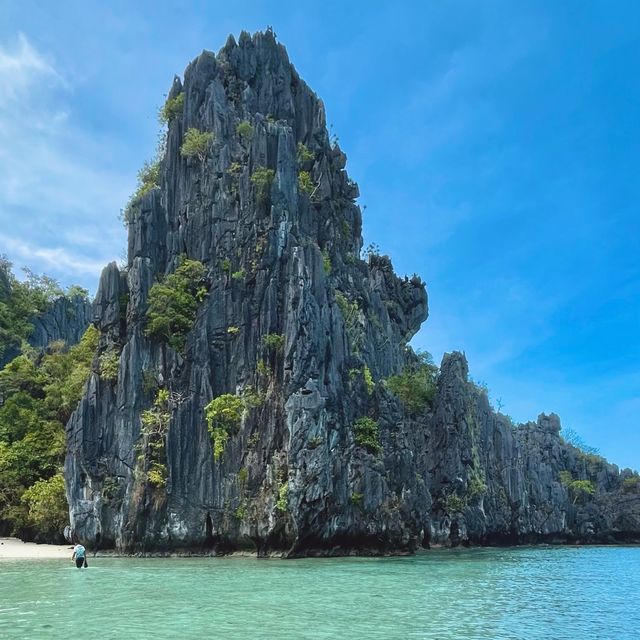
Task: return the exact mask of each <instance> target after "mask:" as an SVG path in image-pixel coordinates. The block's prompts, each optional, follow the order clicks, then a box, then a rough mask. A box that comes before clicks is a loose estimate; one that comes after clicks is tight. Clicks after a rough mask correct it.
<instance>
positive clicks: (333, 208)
mask: <svg viewBox="0 0 640 640" xmlns="http://www.w3.org/2000/svg"><path fill="white" fill-rule="evenodd" d="M180 96H183V97H182V98H180V102H178V101H177V98H179V97H180ZM169 99H170V100H175V104H180V109H179V111H178V112H177V113H176V114H174V117H172V118H171V119H170V121H169V127H168V134H167V141H166V151H165V155H164V158H163V159H162V162H161V164H160V179H159V186H158V187H157V188H153V189H150V190H148V191H147V192H146V193H145V194H143V195H142V196H141V198H140V199H139V200H138V201H137V202H136V203H135V206H134V207H132V212H131V217H130V219H129V240H128V260H127V265H126V268H125V269H123V270H119V269H118V267H117V266H116V265H115V263H113V264H111V265H109V266H107V267H106V268H105V270H104V271H103V274H102V277H101V279H100V285H99V290H98V294H97V298H96V302H95V307H94V309H95V322H96V325H97V327H98V328H99V329H100V331H101V336H102V337H101V343H100V351H101V354H108V353H116V354H118V371H117V376H115V377H114V378H112V379H105V378H104V377H101V376H100V375H99V369H98V367H97V366H96V370H95V372H94V373H93V374H92V376H91V378H90V380H89V382H88V384H87V387H86V390H85V394H84V397H83V399H82V401H81V402H80V405H79V407H78V409H77V410H76V412H75V413H74V415H73V417H72V418H71V420H70V422H69V424H68V426H67V444H68V453H67V457H66V462H65V477H66V482H67V494H68V499H69V503H70V513H71V526H72V529H73V532H74V535H75V536H76V537H77V538H78V539H80V540H82V541H84V542H85V543H87V544H89V545H90V546H95V547H105V548H109V547H117V548H118V549H119V550H121V551H125V552H150V551H165V550H173V549H178V548H186V549H192V550H199V551H203V550H207V549H208V550H213V551H221V552H223V551H226V550H231V549H237V548H253V549H256V550H257V551H258V553H260V554H266V553H271V552H282V553H285V554H288V555H292V556H295V555H305V554H333V553H337V554H340V553H351V552H355V553H386V552H410V551H413V550H415V549H416V548H418V547H420V546H429V545H432V544H446V545H457V544H465V543H479V544H492V543H519V542H538V541H550V542H562V541H599V542H618V541H632V540H635V541H638V540H640V493H638V487H637V483H636V484H634V482H635V481H634V480H633V478H634V477H635V476H634V475H633V474H632V472H631V471H628V470H627V471H625V472H623V473H620V472H619V471H618V469H617V467H615V466H614V465H611V464H609V463H607V462H606V461H604V460H603V459H602V458H599V457H597V456H589V455H585V454H584V453H582V452H581V451H579V450H578V449H576V448H574V447H572V446H571V445H568V444H567V443H565V442H564V441H563V440H562V439H561V437H560V436H559V430H560V422H559V419H558V418H557V416H555V415H550V416H546V415H541V416H540V417H539V419H538V421H537V423H535V424H534V423H528V424H525V425H519V426H517V427H516V426H514V425H512V424H511V422H510V420H509V419H508V418H507V417H506V416H503V415H501V414H499V413H496V412H495V411H493V410H492V408H491V407H490V405H489V402H488V399H487V396H486V394H485V393H484V392H483V391H482V390H481V389H479V388H478V387H477V386H475V385H474V384H472V383H471V382H470V381H469V379H468V371H467V362H466V359H465V357H464V355H463V354H460V353H452V354H447V355H445V357H444V359H443V361H442V364H441V368H440V374H439V377H438V381H437V390H436V393H435V398H434V399H433V401H432V403H431V405H430V406H429V407H426V408H425V409H424V410H422V411H419V412H413V413H412V412H410V411H409V410H408V409H407V408H406V407H405V406H404V405H403V403H402V402H401V401H400V400H399V399H398V398H397V397H396V396H394V395H393V394H392V393H391V392H390V391H389V389H388V388H387V386H386V385H385V384H384V383H383V380H384V379H386V378H388V377H389V376H392V375H394V374H398V373H400V372H401V371H402V370H403V369H404V368H405V367H406V366H407V365H410V364H411V363H412V362H413V359H414V356H413V355H412V353H411V352H410V351H409V350H407V348H406V345H407V343H408V342H409V340H410V339H411V337H412V336H413V335H414V334H415V333H416V332H417V331H418V329H419V327H420V325H421V323H422V322H423V321H424V320H425V319H426V318H427V295H426V290H425V287H424V284H423V283H422V282H421V281H420V279H419V278H417V277H414V278H411V279H409V278H400V277H398V276H396V275H395V274H394V272H393V268H392V265H391V262H390V260H389V259H388V258H387V257H385V256H379V255H376V254H375V253H374V254H371V255H369V257H368V260H367V261H363V260H361V259H360V253H361V249H362V237H361V224H362V223H361V212H360V209H359V207H358V205H357V204H356V203H355V198H356V197H357V196H358V195H359V193H358V187H357V185H356V184H355V183H353V182H352V181H351V180H350V179H349V177H348V175H347V173H346V171H345V164H346V157H345V154H344V153H343V152H342V151H341V149H340V148H339V146H338V145H337V144H332V143H331V142H330V140H329V136H328V133H327V129H326V122H325V113H324V107H323V105H322V102H321V101H320V100H319V99H318V97H317V96H316V95H315V94H314V93H313V92H312V91H311V89H310V88H309V87H308V86H307V85H306V84H305V82H304V81H303V80H302V79H301V78H300V76H299V75H298V73H297V72H296V71H295V69H294V68H293V66H292V65H291V64H290V62H289V59H288V56H287V53H286V51H285V49H284V47H283V46H282V45H280V44H278V43H277V42H276V40H275V37H274V35H273V33H271V32H270V31H267V32H266V33H256V34H255V35H253V36H249V35H248V34H246V33H243V34H242V35H241V36H240V39H239V41H238V42H237V43H236V41H235V40H234V39H233V38H232V37H230V38H229V40H228V42H227V43H226V45H225V46H224V47H223V49H222V50H221V51H220V52H219V53H218V54H217V55H215V54H213V53H211V52H207V51H205V52H203V53H202V54H201V55H200V56H198V57H197V58H196V59H195V60H194V61H193V62H192V63H191V64H190V65H189V66H188V67H187V69H186V71H185V74H184V80H183V81H181V80H180V79H178V78H176V79H175V80H174V83H173V86H172V88H171V91H170V94H169ZM182 100H184V102H183V103H182V102H181V101H182ZM241 123H248V124H249V125H250V127H247V131H248V130H249V129H250V133H251V135H242V134H241V133H240V131H242V129H240V128H239V125H240V124H241ZM192 128H193V129H196V130H198V131H206V132H212V133H213V134H214V139H213V143H212V144H211V146H210V148H209V149H208V151H207V153H206V155H205V156H203V157H202V158H198V157H185V156H184V155H183V154H181V152H180V149H181V146H182V144H183V140H184V136H185V133H186V132H187V131H188V130H189V129H192ZM301 144H302V145H304V149H305V150H306V152H307V153H306V155H305V154H303V157H302V158H301V157H300V147H299V145H301ZM263 169H266V170H267V171H269V170H271V171H272V172H273V174H272V175H273V179H272V181H270V180H267V181H266V186H265V185H264V184H263V185H262V186H259V185H258V181H257V180H256V179H255V176H256V175H257V173H256V172H257V171H260V170H263ZM302 172H304V173H306V174H307V176H302V175H301V173H302ZM302 177H304V178H305V179H307V181H309V180H310V184H311V188H305V183H304V181H303V180H301V178H302ZM263 182H264V181H263ZM183 257H187V258H189V259H191V260H198V261H200V262H202V263H203V264H204V266H205V268H206V274H207V275H206V280H207V293H206V295H205V296H204V297H203V300H202V302H201V304H200V306H199V308H198V311H197V316H196V319H195V322H194V325H193V327H192V329H191V330H190V331H189V333H188V335H187V341H186V348H185V351H184V353H183V354H180V353H177V352H176V351H174V350H173V349H171V348H170V347H168V346H167V344H165V343H164V342H161V341H159V340H157V339H155V338H150V337H149V336H147V335H146V333H145V314H146V311H147V300H148V294H149V291H150V288H151V287H152V285H153V284H154V282H156V281H157V280H158V279H159V278H162V277H163V276H164V275H165V274H169V273H172V272H173V271H174V270H175V269H176V267H177V266H178V265H179V264H180V261H181V259H182V258H183ZM63 315H64V314H63ZM58 320H61V317H60V316H58ZM54 324H55V325H56V326H57V320H56V322H55V323H54ZM44 334H47V335H50V332H49V329H46V330H45V329H43V331H42V335H44ZM38 335H40V333H38ZM268 336H278V337H279V336H281V337H282V344H281V347H280V346H278V348H275V349H270V348H268V347H267V346H265V345H266V344H267V342H265V338H267V337H268ZM365 369H366V371H368V372H369V373H370V375H371V377H372V380H373V382H375V385H373V387H372V388H370V387H369V386H368V384H367V381H366V379H365V376H364V375H363V372H364V371H365ZM354 372H355V375H354ZM359 372H360V373H359ZM158 388H161V389H166V390H167V392H170V394H171V398H172V400H171V414H170V421H169V424H168V430H167V432H166V435H164V436H163V437H164V444H163V448H164V451H165V453H164V455H165V458H166V459H165V460H164V462H163V464H164V465H165V466H166V482H165V483H164V484H162V483H158V484H157V485H156V486H153V485H152V484H150V483H149V482H148V475H145V474H144V473H143V470H142V468H141V466H140V465H141V463H140V462H139V460H140V458H141V443H142V442H143V441H145V437H146V436H144V434H142V433H141V420H140V416H141V413H142V412H144V411H147V410H149V409H150V407H152V406H153V403H154V398H155V395H156V393H157V389H158ZM248 390H251V392H253V393H256V394H258V395H259V397H260V402H258V403H256V405H254V406H252V408H251V410H249V411H247V412H245V414H244V416H243V418H242V422H241V425H240V428H239V430H238V432H237V433H232V434H231V435H230V438H229V441H228V442H227V443H226V447H225V449H224V452H223V454H222V455H221V456H220V457H219V458H218V459H216V458H215V457H214V454H213V453H214V452H213V447H212V441H211V437H210V434H209V432H208V430H207V424H206V419H205V415H204V409H205V407H206V406H207V405H208V403H209V402H210V401H211V400H212V399H213V398H216V397H219V396H221V395H222V394H238V395H241V394H242V393H243V392H245V393H246V392H247V391H248ZM362 417H367V418H370V419H371V421H373V422H374V423H375V424H376V425H377V426H378V428H379V438H380V444H381V450H380V451H376V450H375V448H373V450H372V449H371V448H367V447H365V446H361V444H359V443H358V441H357V439H356V437H355V435H354V434H355V431H354V424H356V422H357V421H358V419H360V418H362ZM563 473H564V476H563V475H562V474H563ZM567 474H569V475H567ZM567 478H570V479H571V480H572V481H579V480H587V481H589V482H591V483H593V486H594V487H595V493H594V494H593V495H587V494H585V495H583V496H580V497H579V496H578V495H577V494H575V495H574V494H572V493H571V491H570V489H569V488H568V483H567ZM578 497H579V499H578Z"/></svg>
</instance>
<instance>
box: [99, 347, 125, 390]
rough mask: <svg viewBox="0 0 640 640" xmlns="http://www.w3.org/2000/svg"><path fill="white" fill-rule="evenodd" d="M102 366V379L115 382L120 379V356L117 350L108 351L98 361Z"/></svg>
mask: <svg viewBox="0 0 640 640" xmlns="http://www.w3.org/2000/svg"><path fill="white" fill-rule="evenodd" d="M98 362H99V364H100V377H101V378H103V379H105V380H109V381H111V382H113V381H114V380H116V379H117V378H118V367H119V364H120V354H119V353H118V352H117V351H116V350H115V349H107V351H105V352H104V353H102V354H101V355H100V358H99V359H98Z"/></svg>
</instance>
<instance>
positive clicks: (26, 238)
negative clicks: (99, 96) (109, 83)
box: [0, 34, 132, 289]
mask: <svg viewBox="0 0 640 640" xmlns="http://www.w3.org/2000/svg"><path fill="white" fill-rule="evenodd" d="M72 89H73V88H72V87H71V86H70V85H69V83H68V82H67V81H66V80H65V78H64V77H63V76H62V74H60V73H59V71H58V70H57V69H56V66H55V63H54V62H53V60H51V59H50V58H49V57H48V56H47V55H46V54H44V53H42V52H41V51H39V50H38V49H37V48H36V47H35V46H34V45H33V44H32V43H31V42H30V41H29V40H28V38H27V37H26V36H25V35H24V34H19V36H18V38H17V41H16V42H14V43H13V44H9V45H7V44H2V43H0V139H2V145H0V229H2V230H3V231H4V232H5V235H2V236H0V242H1V243H2V244H3V245H5V246H0V253H6V254H7V255H8V257H9V258H10V259H11V260H13V261H16V262H18V261H20V266H21V265H22V264H27V265H28V266H29V267H31V268H33V269H34V270H38V271H39V270H46V271H47V272H48V273H50V274H51V275H54V276H55V277H58V278H61V279H68V280H69V281H75V280H83V278H84V280H83V282H82V283H83V284H84V285H85V286H88V287H89V288H90V289H93V288H95V284H96V283H95V282H93V280H92V279H89V278H88V276H89V275H93V274H96V273H99V271H100V267H101V266H102V265H103V264H105V263H106V262H108V261H110V260H112V259H114V258H116V257H117V256H118V255H119V254H120V251H121V247H122V246H123V245H124V232H123V231H122V228H121V226H120V225H119V223H118V221H117V216H118V212H119V210H120V207H121V206H122V204H123V203H124V202H125V201H126V199H127V195H128V193H129V192H130V190H131V188H132V177H130V176H129V177H127V176H124V175H123V174H120V173H116V172H115V171H114V170H113V169H110V168H106V167H105V164H106V163H105V161H104V158H105V156H107V155H108V154H107V153H105V152H106V151H107V150H111V149H112V148H113V143H112V141H110V140H108V139H101V138H100V135H99V133H98V134H96V132H91V131H88V130H87V129H85V128H83V126H82V124H81V123H79V122H78V121H77V120H76V119H74V111H73V108H72V107H73V104H74V103H73V102H72V99H73V100H75V101H78V100H81V99H82V96H81V95H79V94H78V93H74V92H73V91H72ZM79 226H82V228H83V230H85V241H83V239H82V234H81V233H75V234H74V233H73V231H74V230H75V229H77V228H78V227H79ZM6 232H9V234H10V235H7V233H6ZM89 238H91V240H89ZM95 238H101V239H102V241H101V242H100V243H97V242H95V241H92V240H94V239H95ZM52 247H55V248H52Z"/></svg>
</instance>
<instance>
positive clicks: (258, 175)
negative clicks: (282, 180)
mask: <svg viewBox="0 0 640 640" xmlns="http://www.w3.org/2000/svg"><path fill="white" fill-rule="evenodd" d="M275 175H276V172H275V171H274V170H273V169H267V168H266V167H258V168H257V169H256V170H255V171H254V172H253V173H252V174H251V184H253V186H254V188H255V191H256V200H257V201H258V202H259V203H260V204H264V203H266V202H267V201H268V200H269V194H270V192H271V183H272V182H273V179H274V178H275Z"/></svg>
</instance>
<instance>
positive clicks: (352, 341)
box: [335, 291, 364, 354]
mask: <svg viewBox="0 0 640 640" xmlns="http://www.w3.org/2000/svg"><path fill="white" fill-rule="evenodd" d="M335 299H336V303H337V304H338V307H339V308H340V313H341V314H342V319H343V321H344V327H345V330H346V332H347V338H348V339H349V346H350V347H351V351H352V352H353V353H355V354H359V353H360V351H361V350H362V344H363V342H364V327H363V326H362V322H361V312H360V306H359V305H358V303H357V302H356V301H355V300H354V301H351V300H349V298H347V296H346V295H345V294H344V293H342V291H336V292H335Z"/></svg>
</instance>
